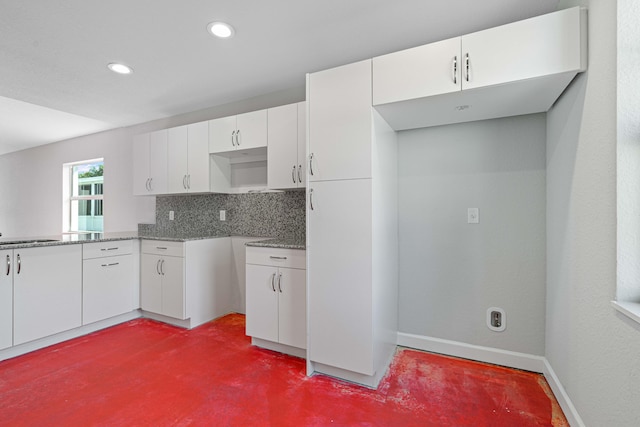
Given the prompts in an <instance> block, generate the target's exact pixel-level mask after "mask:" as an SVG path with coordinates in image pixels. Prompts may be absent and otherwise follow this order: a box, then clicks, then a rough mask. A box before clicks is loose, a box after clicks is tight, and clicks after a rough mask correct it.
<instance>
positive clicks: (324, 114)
mask: <svg viewBox="0 0 640 427" xmlns="http://www.w3.org/2000/svg"><path fill="white" fill-rule="evenodd" d="M308 93H309V95H308V101H309V109H310V110H309V123H308V124H307V125H308V126H309V139H310V141H309V156H312V162H311V166H310V167H311V169H310V170H309V173H310V175H309V179H310V180H311V181H326V180H335V179H354V178H370V177H371V137H372V126H373V125H372V116H371V114H372V112H371V60H366V61H361V62H357V63H354V64H349V65H345V66H342V67H338V68H333V69H330V70H326V71H321V72H318V73H314V74H311V75H310V76H309V80H308Z"/></svg>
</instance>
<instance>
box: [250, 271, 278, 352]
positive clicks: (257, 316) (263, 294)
mask: <svg viewBox="0 0 640 427" xmlns="http://www.w3.org/2000/svg"><path fill="white" fill-rule="evenodd" d="M246 273H247V274H246V287H247V296H246V298H247V300H246V311H247V317H246V333H247V335H249V336H251V337H256V338H261V339H264V340H269V341H273V342H278V293H277V290H276V286H277V285H276V280H277V275H278V268H277V267H268V266H264V265H254V264H247V267H246Z"/></svg>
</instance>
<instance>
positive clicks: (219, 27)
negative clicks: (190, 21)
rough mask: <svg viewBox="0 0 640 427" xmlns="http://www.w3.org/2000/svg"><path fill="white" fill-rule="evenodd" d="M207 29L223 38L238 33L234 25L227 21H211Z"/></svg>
mask: <svg viewBox="0 0 640 427" xmlns="http://www.w3.org/2000/svg"><path fill="white" fill-rule="evenodd" d="M207 30H209V32H210V33H211V34H213V35H214V36H216V37H220V38H221V39H228V38H231V37H233V35H234V34H235V33H236V32H235V30H234V29H233V27H232V26H231V25H229V24H227V23H226V22H211V23H210V24H209V25H207Z"/></svg>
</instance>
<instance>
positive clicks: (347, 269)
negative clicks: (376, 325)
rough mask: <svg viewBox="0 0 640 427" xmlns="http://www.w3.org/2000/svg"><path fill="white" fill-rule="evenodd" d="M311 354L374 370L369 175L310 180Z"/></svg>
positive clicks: (331, 362)
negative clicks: (364, 176)
mask: <svg viewBox="0 0 640 427" xmlns="http://www.w3.org/2000/svg"><path fill="white" fill-rule="evenodd" d="M311 190H313V191H312V195H311V197H312V199H313V206H314V208H313V210H308V221H309V236H308V247H307V251H308V252H309V258H308V259H309V264H308V265H307V269H308V272H309V283H308V292H309V298H308V301H309V307H308V316H309V349H308V351H309V358H310V360H311V361H312V362H319V363H323V364H326V365H330V366H335V367H338V368H342V369H346V370H349V371H354V372H359V373H362V374H366V375H372V374H373V373H374V372H373V336H372V331H373V324H372V307H373V295H372V287H371V283H372V277H371V271H372V249H371V245H372V212H371V207H372V193H371V190H372V187H371V180H370V179H361V180H349V181H327V182H316V183H312V184H311V185H310V190H309V191H310V192H311Z"/></svg>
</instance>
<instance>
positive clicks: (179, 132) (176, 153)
mask: <svg viewBox="0 0 640 427" xmlns="http://www.w3.org/2000/svg"><path fill="white" fill-rule="evenodd" d="M187 146H188V136H187V126H179V127H175V128H171V129H168V130H167V192H168V193H171V194H176V193H186V192H187V188H188V186H187V175H188V174H189V171H188V168H189V166H188V156H187Z"/></svg>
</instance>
